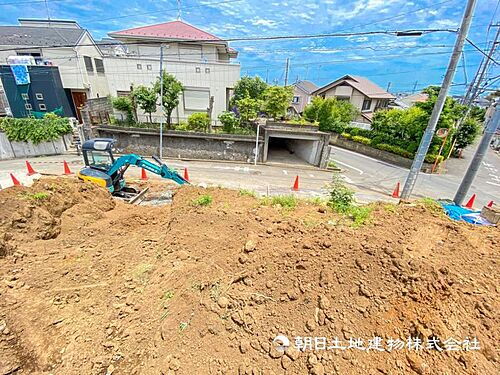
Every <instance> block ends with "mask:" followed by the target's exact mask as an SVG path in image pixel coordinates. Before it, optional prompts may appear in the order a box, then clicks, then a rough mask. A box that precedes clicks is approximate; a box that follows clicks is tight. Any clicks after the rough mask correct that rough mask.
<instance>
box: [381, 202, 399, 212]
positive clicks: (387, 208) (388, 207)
mask: <svg viewBox="0 0 500 375" xmlns="http://www.w3.org/2000/svg"><path fill="white" fill-rule="evenodd" d="M382 208H383V209H384V211H387V212H392V213H394V212H396V205H395V204H384V205H383V206H382Z"/></svg>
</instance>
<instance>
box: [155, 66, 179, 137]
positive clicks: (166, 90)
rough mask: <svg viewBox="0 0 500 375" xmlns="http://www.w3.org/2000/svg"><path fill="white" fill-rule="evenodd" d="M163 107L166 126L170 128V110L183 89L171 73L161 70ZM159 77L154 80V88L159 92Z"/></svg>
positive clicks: (177, 100) (175, 104) (175, 105)
mask: <svg viewBox="0 0 500 375" xmlns="http://www.w3.org/2000/svg"><path fill="white" fill-rule="evenodd" d="M162 79H163V109H164V111H165V114H166V115H167V128H168V129H170V127H171V123H172V111H173V110H174V108H175V107H177V106H178V105H179V100H180V99H179V96H180V94H181V93H182V92H183V91H184V87H183V86H182V83H180V82H179V81H178V80H177V78H175V77H174V76H173V75H172V74H169V73H167V72H163V74H162ZM160 82H161V81H160V79H159V78H158V80H157V81H156V82H155V85H154V90H155V91H156V93H157V94H160V91H161V88H160Z"/></svg>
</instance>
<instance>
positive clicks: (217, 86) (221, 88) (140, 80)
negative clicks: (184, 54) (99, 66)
mask: <svg viewBox="0 0 500 375" xmlns="http://www.w3.org/2000/svg"><path fill="white" fill-rule="evenodd" d="M137 64H141V67H142V69H138V67H137ZM148 65H149V66H150V67H151V70H148ZM159 65H160V62H159V59H158V58H156V59H154V58H151V59H147V58H138V57H137V58H136V57H133V58H130V57H105V58H104V67H105V69H106V76H107V78H108V84H109V89H110V93H111V95H113V96H116V95H117V91H129V90H130V85H131V84H133V85H134V86H137V85H144V86H152V84H153V83H154V82H155V81H156V79H157V77H158V76H159V70H160V66H159ZM163 66H164V69H165V71H166V72H167V73H171V74H173V75H174V76H175V77H176V78H177V79H178V80H179V81H181V83H182V84H183V85H184V87H185V88H187V89H190V88H192V89H205V90H209V92H210V96H213V97H214V109H213V112H212V118H213V119H214V120H215V119H217V116H218V115H219V114H220V113H221V112H223V111H225V110H226V89H227V88H233V87H234V85H235V84H236V81H237V80H238V79H239V78H240V66H239V65H237V64H224V63H201V62H185V61H182V62H181V61H176V60H171V59H165V60H164V61H163ZM197 68H199V70H200V72H199V73H197V71H196V69H197ZM206 69H209V72H206ZM207 105H208V103H207ZM194 112H196V111H186V110H184V101H183V98H181V100H180V105H179V106H178V108H177V109H175V110H174V112H173V113H172V117H173V119H174V121H175V122H177V121H179V119H180V120H186V119H187V117H188V116H189V115H190V114H191V113H194ZM160 115H161V114H160V111H158V112H157V113H156V114H155V115H154V116H155V117H156V116H160ZM141 117H142V118H141V120H146V117H145V116H141Z"/></svg>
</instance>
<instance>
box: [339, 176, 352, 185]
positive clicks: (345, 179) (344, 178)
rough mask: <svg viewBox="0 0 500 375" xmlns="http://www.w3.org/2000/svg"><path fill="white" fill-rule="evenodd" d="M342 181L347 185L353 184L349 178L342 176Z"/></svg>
mask: <svg viewBox="0 0 500 375" xmlns="http://www.w3.org/2000/svg"><path fill="white" fill-rule="evenodd" d="M342 179H343V180H344V181H345V182H347V183H348V184H353V183H354V181H353V180H351V179H350V178H349V177H346V176H342Z"/></svg>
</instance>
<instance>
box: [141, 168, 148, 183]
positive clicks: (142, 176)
mask: <svg viewBox="0 0 500 375" xmlns="http://www.w3.org/2000/svg"><path fill="white" fill-rule="evenodd" d="M147 179H148V175H147V174H146V170H145V169H144V168H142V169H141V180H144V181H146V180H147Z"/></svg>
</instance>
